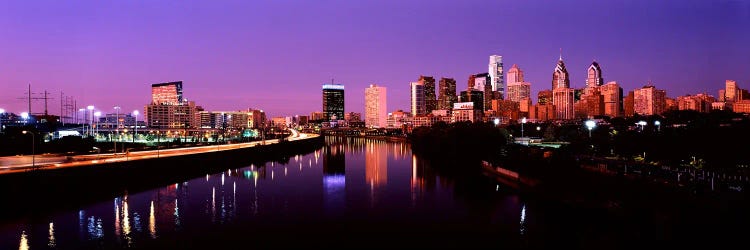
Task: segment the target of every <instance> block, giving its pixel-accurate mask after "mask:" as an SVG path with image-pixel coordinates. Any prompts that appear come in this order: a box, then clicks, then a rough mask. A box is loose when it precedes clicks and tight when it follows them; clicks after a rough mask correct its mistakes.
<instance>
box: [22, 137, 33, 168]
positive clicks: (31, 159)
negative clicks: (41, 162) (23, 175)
mask: <svg viewBox="0 0 750 250" xmlns="http://www.w3.org/2000/svg"><path fill="white" fill-rule="evenodd" d="M23 134H24V135H25V134H31V168H35V167H36V147H35V146H34V144H36V143H35V142H36V136H34V133H33V132H31V131H26V130H24V131H23Z"/></svg>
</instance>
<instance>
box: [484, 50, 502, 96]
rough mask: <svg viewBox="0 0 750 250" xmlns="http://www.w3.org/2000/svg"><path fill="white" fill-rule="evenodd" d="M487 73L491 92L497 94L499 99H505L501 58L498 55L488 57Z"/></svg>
mask: <svg viewBox="0 0 750 250" xmlns="http://www.w3.org/2000/svg"><path fill="white" fill-rule="evenodd" d="M488 70H489V71H487V72H488V73H489V74H490V82H491V84H492V91H496V92H498V93H499V96H500V99H503V98H504V97H505V79H504V77H503V74H504V70H503V57H502V56H498V55H491V56H490V64H489V67H488Z"/></svg>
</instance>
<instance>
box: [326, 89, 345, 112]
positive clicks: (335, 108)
mask: <svg viewBox="0 0 750 250" xmlns="http://www.w3.org/2000/svg"><path fill="white" fill-rule="evenodd" d="M323 114H324V115H325V117H324V119H325V121H336V120H343V119H344V85H342V84H333V83H331V84H323Z"/></svg>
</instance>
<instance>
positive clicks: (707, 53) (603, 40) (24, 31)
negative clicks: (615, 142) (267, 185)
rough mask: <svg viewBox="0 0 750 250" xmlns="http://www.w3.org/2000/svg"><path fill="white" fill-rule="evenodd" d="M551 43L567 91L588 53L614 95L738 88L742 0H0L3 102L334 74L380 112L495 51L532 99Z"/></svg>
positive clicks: (311, 81)
mask: <svg viewBox="0 0 750 250" xmlns="http://www.w3.org/2000/svg"><path fill="white" fill-rule="evenodd" d="M560 48H562V49H563V59H564V61H565V64H566V66H567V69H568V72H569V73H570V79H571V81H570V82H571V87H574V88H581V87H583V86H584V83H585V77H586V76H585V74H586V69H587V67H588V66H589V65H590V64H591V62H592V60H594V59H595V60H597V61H598V62H599V63H600V65H601V67H602V71H603V76H604V81H605V82H608V81H617V82H618V83H620V84H621V86H622V87H623V89H624V90H625V91H626V92H627V91H630V90H633V89H635V88H638V87H642V86H643V85H645V84H646V83H647V82H648V81H649V80H651V81H652V82H653V84H654V85H655V86H656V87H657V88H660V89H666V90H667V96H668V97H673V98H674V97H677V96H680V95H685V94H695V93H701V92H706V93H708V94H711V95H714V96H716V95H717V92H718V90H719V89H721V88H723V87H724V81H725V80H726V79H733V80H736V81H737V83H738V85H739V86H740V87H741V88H750V1H739V0H738V1H723V0H718V1H709V0H704V1H695V0H685V1H645V0H639V1H625V0H616V1H551V0H550V1H534V0H532V1H497V0H495V1H479V0H469V1H434V0H433V1H412V0H403V1H349V0H342V1H320V0H317V1H301V0H300V1H289V0H282V1H4V2H2V3H0V86H1V87H0V108H4V109H5V110H7V111H9V112H14V113H20V112H23V111H27V108H26V106H27V104H26V100H24V99H19V98H22V97H24V96H25V94H24V93H25V92H26V89H27V85H28V84H29V83H30V84H31V85H32V92H42V91H44V90H46V91H48V92H50V93H51V95H50V97H53V98H55V99H53V100H50V103H49V110H50V113H52V114H55V115H59V113H60V92H61V91H62V92H64V93H65V95H66V96H73V97H74V98H75V99H76V100H77V103H78V106H79V107H80V106H86V105H91V104H93V105H95V106H96V107H97V109H99V110H101V111H103V112H105V113H113V112H114V109H113V108H112V107H114V106H121V107H122V109H123V110H124V111H132V110H136V109H137V110H140V111H141V112H143V107H144V106H145V105H146V104H148V103H149V102H150V94H151V92H150V86H151V84H153V83H160V82H168V81H179V80H181V81H183V86H184V96H185V97H187V98H188V99H189V100H194V101H195V102H196V103H197V104H198V105H201V106H203V107H204V108H205V109H206V110H209V111H214V110H218V111H229V110H240V109H247V108H258V109H263V110H265V111H266V112H268V115H269V116H271V117H273V116H288V115H297V114H299V115H308V114H309V113H310V112H312V111H319V110H321V109H322V101H321V84H324V83H328V82H330V81H331V79H332V78H333V79H335V82H336V83H341V84H344V85H345V88H346V112H363V110H364V89H365V88H366V87H367V86H368V85H369V84H371V83H376V84H378V85H381V86H385V87H387V88H388V90H387V91H388V97H387V98H388V111H393V110H396V109H403V110H408V109H409V92H408V91H409V82H411V81H416V80H417V78H418V77H419V75H420V74H422V75H431V76H434V77H436V78H438V79H439V78H440V77H452V78H454V79H456V81H457V84H458V87H457V89H458V90H459V91H460V90H465V89H466V85H467V80H468V76H469V75H470V74H475V73H482V72H487V64H488V62H489V56H490V55H493V54H497V55H502V56H503V61H504V64H505V68H506V73H507V70H508V69H510V66H511V65H513V64H518V65H519V67H520V68H521V69H522V70H523V71H524V72H525V78H526V81H528V82H531V83H532V85H531V86H532V87H531V90H532V96H533V99H534V100H535V101H536V94H537V92H538V91H540V90H543V89H549V88H550V87H551V81H552V71H553V69H554V67H555V63H556V62H557V59H558V56H559V49H560ZM33 109H34V110H33V111H34V112H41V111H42V110H43V102H41V101H35V102H33Z"/></svg>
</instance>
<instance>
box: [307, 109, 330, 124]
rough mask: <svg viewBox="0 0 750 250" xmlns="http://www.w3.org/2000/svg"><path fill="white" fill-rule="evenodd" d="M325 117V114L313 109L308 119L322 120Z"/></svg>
mask: <svg viewBox="0 0 750 250" xmlns="http://www.w3.org/2000/svg"><path fill="white" fill-rule="evenodd" d="M325 119H326V115H325V113H323V112H320V111H315V112H311V113H310V120H311V121H318V122H319V121H322V120H325Z"/></svg>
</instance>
